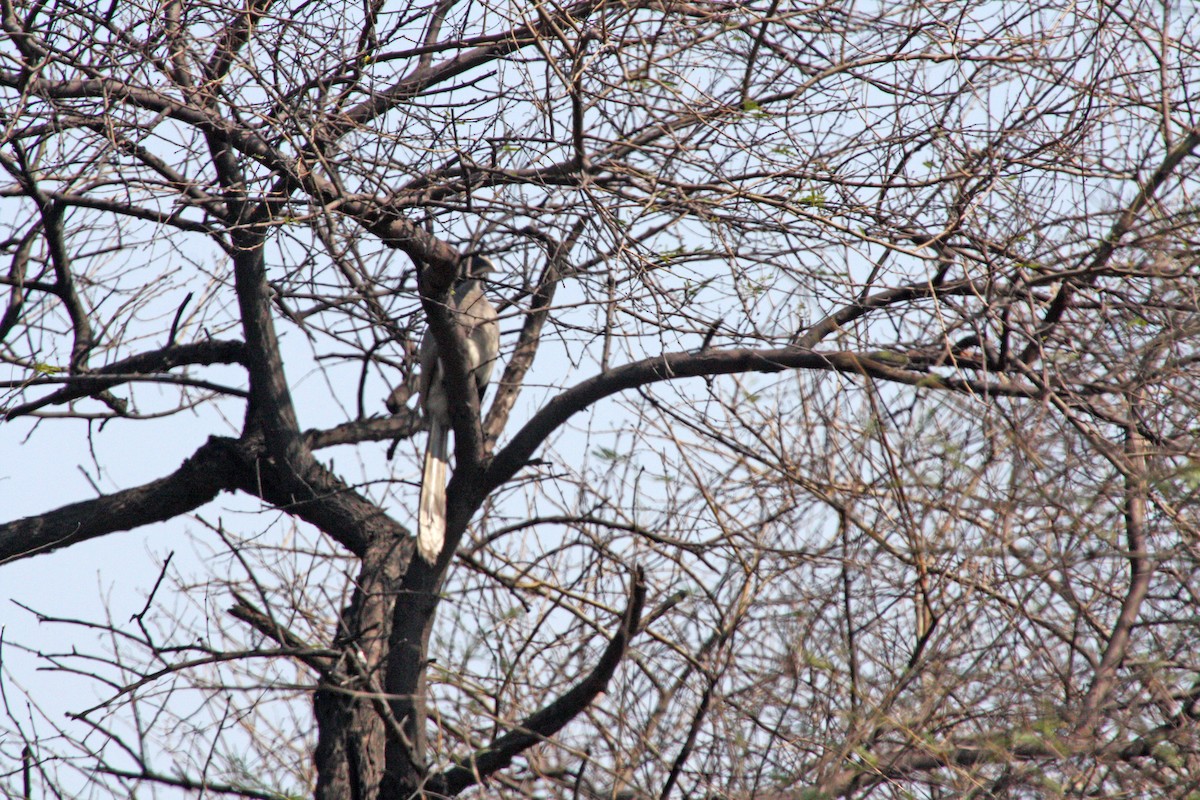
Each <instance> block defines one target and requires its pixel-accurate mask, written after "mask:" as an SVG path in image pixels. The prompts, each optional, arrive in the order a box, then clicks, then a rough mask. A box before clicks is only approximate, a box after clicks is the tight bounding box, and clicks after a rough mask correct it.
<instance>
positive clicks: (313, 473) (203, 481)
mask: <svg viewBox="0 0 1200 800" xmlns="http://www.w3.org/2000/svg"><path fill="white" fill-rule="evenodd" d="M415 427H416V422H415V420H414V419H413V418H412V417H411V416H405V417H404V418H400V417H397V418H387V419H382V418H381V419H378V420H367V421H365V422H360V423H348V424H347V425H344V426H339V427H337V428H333V429H330V430H328V431H318V430H311V431H307V432H305V434H304V438H305V441H306V443H307V444H308V446H309V447H312V448H319V447H326V446H332V445H335V444H342V443H347V442H357V441H379V440H384V439H388V438H393V437H398V436H404V435H408V434H411V432H412V431H413V430H414V429H415ZM273 469H274V468H273V465H272V464H271V462H270V461H269V460H266V448H265V444H264V442H263V440H262V437H261V436H250V437H246V438H243V439H229V438H222V437H216V436H214V437H210V438H209V440H208V441H207V442H205V443H204V444H203V445H201V446H200V448H199V449H197V450H196V452H195V453H193V454H192V455H191V456H190V457H189V458H187V459H186V460H185V461H184V462H183V464H182V465H181V466H180V467H179V469H177V470H176V471H175V472H173V473H171V474H170V475H167V476H165V477H163V478H159V479H157V480H153V481H150V482H149V483H144V484H142V485H141V486H135V487H133V488H130V489H124V490H121V491H118V492H114V493H112V494H107V495H103V496H101V497H96V498H93V499H91V500H84V501H81V502H78V503H71V504H69V505H65V506H62V507H61V508H57V509H54V510H52V511H46V512H43V513H41V514H35V515H33V516H30V517H24V518H22V519H18V520H13V521H12V522H7V523H0V564H3V563H5V562H7V561H16V560H17V559H21V558H27V557H29V556H34V555H40V554H42V553H48V552H50V551H52V550H57V549H59V548H62V547H67V546H69V545H72V544H76V543H77V542H83V541H87V540H88V539H95V538H97V537H100V536H103V535H105V534H108V533H117V532H119V531H127V530H132V529H134V528H139V527H142V526H143V525H151V524H153V523H155V522H165V521H167V520H169V519H172V518H174V517H177V516H180V515H182V514H186V513H189V512H191V511H195V510H196V509H198V508H200V507H201V506H203V505H204V504H205V503H208V502H211V501H212V500H213V499H215V498H216V496H217V495H218V494H219V493H220V492H222V491H235V490H241V491H243V492H246V493H247V494H250V495H252V496H254V497H258V498H260V499H262V500H264V501H266V502H268V503H271V504H272V505H275V506H276V507H278V508H280V509H282V510H284V511H286V512H287V513H289V514H291V515H292V516H295V517H297V518H299V519H302V520H304V521H305V522H308V523H310V524H312V525H314V526H315V527H317V528H318V529H319V530H321V531H322V532H324V533H326V534H328V535H329V536H330V537H332V538H333V539H334V540H336V541H337V542H339V543H340V544H342V545H343V546H344V547H346V549H348V550H350V551H351V552H352V553H355V554H359V555H361V554H362V553H363V552H365V550H366V545H367V541H368V540H369V539H370V538H371V536H372V535H373V532H375V533H382V534H384V535H385V538H386V540H388V541H392V540H395V539H399V538H404V537H406V536H408V531H407V530H405V529H404V528H403V526H401V525H400V524H399V523H397V522H395V521H394V520H393V519H391V517H389V516H387V515H386V514H385V513H384V512H383V511H382V509H380V508H379V507H378V506H377V505H375V504H374V503H372V502H371V501H369V500H367V499H366V498H364V497H362V496H361V495H359V494H358V493H357V492H355V491H354V490H353V489H351V488H350V487H348V486H346V485H345V484H344V483H343V482H342V481H341V480H339V479H338V478H337V476H336V475H334V474H333V473H332V472H330V471H329V470H328V469H326V468H325V467H324V466H322V465H320V464H319V463H316V462H314V463H313V465H312V466H311V467H310V469H309V470H308V471H307V473H306V474H305V475H304V476H303V477H304V480H305V481H306V483H307V485H308V486H309V487H310V490H311V491H310V496H309V497H308V498H307V499H297V498H293V497H291V496H290V495H288V494H286V493H285V490H284V489H283V488H282V487H281V486H279V485H277V482H276V481H275V480H274V479H273V477H274V472H273Z"/></svg>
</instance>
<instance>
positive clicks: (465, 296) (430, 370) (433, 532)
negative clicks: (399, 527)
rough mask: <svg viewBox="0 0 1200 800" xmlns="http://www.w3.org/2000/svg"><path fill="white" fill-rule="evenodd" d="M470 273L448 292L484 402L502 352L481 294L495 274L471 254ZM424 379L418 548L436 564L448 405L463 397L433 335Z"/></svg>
mask: <svg viewBox="0 0 1200 800" xmlns="http://www.w3.org/2000/svg"><path fill="white" fill-rule="evenodd" d="M465 261H466V271H465V274H464V275H463V277H462V278H461V279H460V280H459V282H458V283H457V284H456V285H455V287H454V290H453V291H452V292H451V294H450V314H451V317H452V319H453V320H454V322H455V323H456V324H457V325H458V327H459V330H461V331H462V335H463V338H464V339H465V340H466V343H467V369H468V370H469V371H470V374H471V375H472V376H473V377H474V378H475V388H476V390H477V391H478V393H479V398H480V400H482V399H483V392H484V390H485V389H487V385H488V380H489V379H490V378H491V377H492V367H493V366H494V365H495V363H496V356H497V355H499V353H500V327H499V325H497V323H496V309H495V308H494V307H493V306H492V304H491V302H490V301H489V300H488V299H487V295H485V294H484V292H483V282H482V280H481V279H482V278H483V277H484V276H485V275H487V273H488V272H491V270H492V268H493V265H492V262H491V260H490V259H489V258H487V257H486V256H481V255H472V256H470V257H468V258H467V259H466V260H465ZM420 358H421V378H420V381H419V383H418V384H417V386H418V392H419V393H420V405H421V410H422V411H423V412H424V414H425V419H426V420H427V421H428V423H429V441H428V442H427V443H426V445H425V469H424V472H423V473H422V475H421V502H420V507H419V510H418V513H417V552H418V553H420V554H421V558H423V559H425V560H426V561H427V562H429V563H430V564H432V563H433V562H434V561H436V560H437V557H438V554H439V553H441V552H442V546H443V545H444V543H445V540H446V465H447V461H448V460H449V446H448V440H449V436H450V428H451V425H450V409H451V404H452V403H454V402H462V401H463V398H451V397H449V396H448V395H447V393H446V387H445V384H444V383H443V382H442V376H443V371H442V361H441V359H440V358H439V356H438V344H437V340H436V339H434V337H433V333H432V332H431V331H429V330H426V331H425V335H424V336H423V337H422V338H421V350H420Z"/></svg>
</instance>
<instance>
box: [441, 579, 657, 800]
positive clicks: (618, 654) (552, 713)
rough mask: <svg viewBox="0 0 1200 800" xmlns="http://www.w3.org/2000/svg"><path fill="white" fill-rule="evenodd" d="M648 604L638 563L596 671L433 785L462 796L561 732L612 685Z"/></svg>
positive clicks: (455, 766)
mask: <svg viewBox="0 0 1200 800" xmlns="http://www.w3.org/2000/svg"><path fill="white" fill-rule="evenodd" d="M645 602H646V576H645V574H644V572H643V571H642V568H641V567H636V568H635V571H634V575H633V578H632V579H631V581H630V587H629V605H628V606H626V608H625V614H624V615H623V616H622V618H621V627H620V628H618V629H617V632H616V633H615V634H613V637H612V639H611V640H609V643H608V646H607V647H606V648H604V653H603V654H602V655H601V656H600V661H599V662H598V663H597V664H596V666H595V668H594V669H593V670H592V671H591V673H590V674H588V676H587V677H586V678H584V679H583V680H581V681H580V682H579V683H577V684H575V685H574V686H573V687H571V689H570V690H569V691H567V693H566V694H564V695H562V696H561V697H559V698H558V699H557V700H555V701H553V702H552V703H550V704H549V705H547V706H544V707H543V708H541V709H540V710H538V711H536V712H534V713H533V714H531V715H530V716H528V717H526V718H525V719H524V720H523V721H522V722H521V723H520V724H518V725H517V726H516V727H515V728H513V729H512V730H511V731H509V732H508V733H506V734H504V735H503V736H501V737H500V738H498V739H496V741H494V742H493V743H492V744H491V745H490V746H489V747H486V748H484V749H482V750H480V751H478V752H476V753H475V754H473V755H472V756H470V757H469V758H466V759H464V760H462V761H460V762H458V763H457V764H455V765H454V766H453V767H450V768H449V769H448V770H446V771H445V772H443V773H441V774H440V775H437V776H434V777H433V778H432V779H431V780H430V784H429V787H428V788H430V789H432V790H433V791H434V792H436V793H439V794H443V795H446V796H454V795H457V794H459V793H461V792H462V791H463V790H465V789H467V788H468V787H470V786H473V785H475V784H476V783H478V782H480V781H481V780H482V779H484V778H487V777H488V776H489V775H492V774H493V773H495V772H497V771H499V770H502V769H504V768H505V767H507V766H508V765H509V764H511V763H512V760H513V758H515V757H516V756H517V755H519V754H520V753H522V752H523V751H525V750H528V749H529V748H530V747H532V746H533V745H535V744H538V743H539V742H542V741H545V740H546V739H548V738H549V737H551V736H553V735H554V734H556V733H558V732H559V731H560V730H562V729H563V727H564V726H566V724H567V723H568V722H570V721H571V720H573V719H575V717H577V716H578V715H579V714H580V713H581V712H582V711H583V710H584V709H586V708H587V707H588V706H589V705H591V703H592V702H593V701H594V700H595V699H596V698H597V697H598V696H599V695H600V694H601V693H602V692H604V690H605V689H606V688H607V687H608V682H609V680H611V679H612V676H613V674H614V673H615V672H616V670H617V665H618V664H620V663H621V659H622V658H624V657H625V652H626V650H628V649H629V642H630V640H631V639H632V638H633V635H634V634H635V633H637V630H638V622H639V620H640V619H641V616H642V607H643V605H644V604H645Z"/></svg>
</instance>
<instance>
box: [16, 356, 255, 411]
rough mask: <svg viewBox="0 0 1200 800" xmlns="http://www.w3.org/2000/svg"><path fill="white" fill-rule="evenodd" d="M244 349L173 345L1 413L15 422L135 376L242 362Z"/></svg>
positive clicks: (77, 377)
mask: <svg viewBox="0 0 1200 800" xmlns="http://www.w3.org/2000/svg"><path fill="white" fill-rule="evenodd" d="M244 347H245V346H244V345H243V344H242V343H241V342H239V341H236V340H234V341H222V340H210V341H206V342H195V343H193V344H180V345H172V346H169V347H164V348H162V349H159V350H154V351H151V352H148V353H138V354H137V355H134V356H130V357H129V358H123V359H121V360H120V361H115V362H113V363H112V364H107V365H105V366H103V367H100V368H99V369H95V370H92V371H90V372H87V373H84V374H82V375H74V376H71V377H70V378H69V379H68V381H69V382H68V383H67V385H66V386H64V387H63V388H61V389H59V390H58V391H55V392H51V393H50V394H48V395H46V396H45V397H42V398H39V399H37V400H33V401H30V402H28V403H22V404H21V405H19V406H13V407H12V408H10V409H8V410H7V411H4V410H3V409H0V414H3V418H4V419H13V418H15V417H20V416H24V415H26V414H30V413H33V412H34V411H37V410H39V409H42V408H45V407H46V406H52V405H62V404H64V403H69V402H71V401H72V400H78V399H80V398H83V397H90V396H91V395H94V394H97V393H99V392H103V391H105V390H107V389H111V388H113V387H114V386H119V385H121V384H122V383H126V382H128V381H130V380H133V379H134V377H135V376H140V375H148V374H153V373H158V372H166V371H167V370H170V369H174V368H175V367H180V366H184V365H189V364H198V365H203V366H206V365H209V364H237V363H241V362H242V360H243V359H244V357H245V349H244Z"/></svg>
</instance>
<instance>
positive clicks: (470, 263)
mask: <svg viewBox="0 0 1200 800" xmlns="http://www.w3.org/2000/svg"><path fill="white" fill-rule="evenodd" d="M464 262H465V263H464V264H463V265H462V271H463V278H465V279H468V280H469V279H471V278H476V279H479V278H486V277H487V275H488V273H489V272H495V271H496V265H495V263H493V262H492V260H491V259H490V258H488V257H487V256H485V255H480V254H479V253H472V254H471V255H469V256H467V257H466V258H465V259H464Z"/></svg>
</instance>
